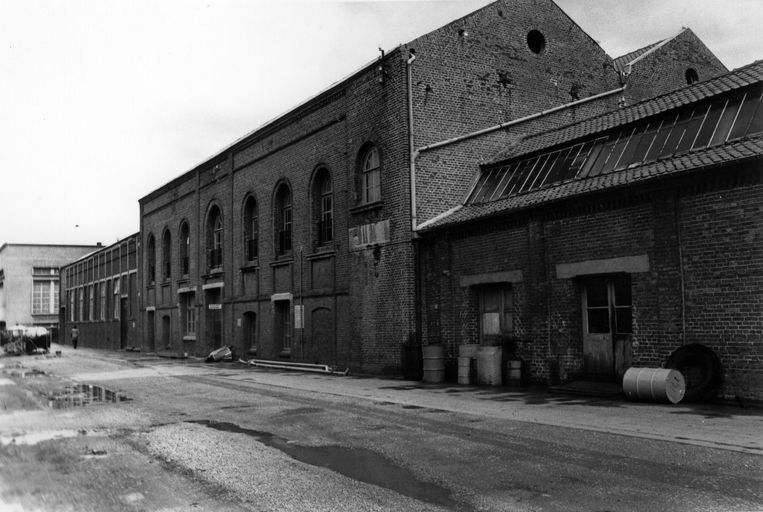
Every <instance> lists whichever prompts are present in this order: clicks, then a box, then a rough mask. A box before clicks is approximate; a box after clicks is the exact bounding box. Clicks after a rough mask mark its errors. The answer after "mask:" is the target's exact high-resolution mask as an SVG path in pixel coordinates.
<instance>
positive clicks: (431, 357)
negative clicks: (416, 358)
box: [421, 345, 445, 382]
mask: <svg viewBox="0 0 763 512" xmlns="http://www.w3.org/2000/svg"><path fill="white" fill-rule="evenodd" d="M421 352H422V356H423V359H424V382H442V381H443V380H445V357H444V355H445V351H444V349H443V346H442V345H424V346H423V347H421Z"/></svg>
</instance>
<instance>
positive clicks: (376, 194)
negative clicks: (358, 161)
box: [361, 146, 381, 203]
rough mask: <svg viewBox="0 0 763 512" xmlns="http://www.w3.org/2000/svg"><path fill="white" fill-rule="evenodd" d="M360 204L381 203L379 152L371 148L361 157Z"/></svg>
mask: <svg viewBox="0 0 763 512" xmlns="http://www.w3.org/2000/svg"><path fill="white" fill-rule="evenodd" d="M361 190H362V199H361V200H362V202H363V203H373V202H376V201H381V163H380V161H379V150H378V149H377V148H376V146H371V147H370V148H369V149H368V150H366V153H365V155H364V157H363V164H362V167H361Z"/></svg>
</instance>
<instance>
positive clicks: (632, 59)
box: [613, 28, 688, 73]
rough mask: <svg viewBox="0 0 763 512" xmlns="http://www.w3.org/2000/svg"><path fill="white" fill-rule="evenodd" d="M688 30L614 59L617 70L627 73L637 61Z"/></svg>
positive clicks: (683, 29)
mask: <svg viewBox="0 0 763 512" xmlns="http://www.w3.org/2000/svg"><path fill="white" fill-rule="evenodd" d="M686 30H688V29H686V28H682V29H681V31H680V32H679V33H678V34H676V35H674V36H672V37H668V38H666V39H662V40H660V41H657V42H656V43H652V44H649V45H647V46H644V47H643V48H639V49H638V50H634V51H632V52H630V53H626V54H625V55H621V56H620V57H617V58H615V59H613V64H614V66H615V69H616V70H617V71H619V72H621V73H622V72H623V71H626V70H627V68H628V66H629V65H633V64H635V63H636V61H638V60H641V59H642V58H644V57H646V56H647V55H649V54H650V53H652V52H655V51H657V50H659V49H660V48H662V47H663V46H665V45H666V44H668V43H669V42H671V41H672V40H673V39H675V38H677V37H678V36H680V35H681V34H683V33H684V32H685V31H686Z"/></svg>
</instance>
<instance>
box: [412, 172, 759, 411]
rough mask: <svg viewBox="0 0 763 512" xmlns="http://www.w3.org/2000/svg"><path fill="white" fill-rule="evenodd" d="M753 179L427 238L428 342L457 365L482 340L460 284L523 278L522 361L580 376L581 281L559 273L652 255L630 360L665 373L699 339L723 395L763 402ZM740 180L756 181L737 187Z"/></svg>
mask: <svg viewBox="0 0 763 512" xmlns="http://www.w3.org/2000/svg"><path fill="white" fill-rule="evenodd" d="M750 171H751V169H741V168H737V169H727V170H726V171H724V172H725V175H726V176H730V179H729V180H727V181H718V180H716V179H714V178H713V177H712V176H709V175H706V176H705V177H695V178H694V180H693V181H692V183H691V184H689V183H688V182H684V183H679V182H674V184H673V185H672V186H671V185H665V184H663V185H662V186H661V187H660V188H659V189H647V188H642V189H641V190H640V191H639V190H635V189H634V190H631V192H630V193H628V194H627V195H615V194H614V193H610V194H601V195H599V196H596V197H590V198H588V199H584V200H583V199H581V200H578V201H570V202H568V203H565V204H563V205H559V206H556V207H554V209H553V211H552V210H551V209H538V210H536V212H535V213H533V214H532V216H528V214H516V215H514V216H507V217H505V218H503V219H500V220H486V221H483V222H478V223H474V224H469V225H464V226H462V227H458V228H451V229H449V230H444V231H440V232H435V233H432V234H431V235H427V236H426V237H425V242H424V243H423V249H422V251H423V255H424V256H423V260H422V261H423V263H422V264H423V267H424V268H423V274H422V275H423V276H424V281H425V282H424V288H425V290H424V297H425V305H424V307H423V308H422V315H423V317H424V323H425V325H426V331H425V341H428V342H439V341H443V342H445V343H446V344H447V346H448V351H447V353H448V354H449V356H450V357H455V355H456V352H457V345H458V344H460V343H465V342H477V341H478V340H479V333H478V328H479V327H478V321H479V319H478V312H479V311H478V302H477V299H476V297H477V290H476V289H475V288H461V287H460V286H459V282H460V280H461V278H462V277H463V276H465V275H473V274H481V273H491V272H505V271H517V270H521V271H522V273H523V277H524V279H523V281H522V282H519V283H514V284H513V285H512V290H513V292H514V317H515V324H514V325H515V336H516V338H517V341H518V349H517V354H518V355H519V356H520V357H521V358H522V359H523V360H524V361H525V362H526V364H527V365H528V367H529V368H530V369H531V370H530V371H531V376H532V378H533V380H536V381H541V382H557V381H559V380H562V381H564V380H569V379H572V378H575V377H578V376H581V375H582V374H583V351H582V311H581V299H580V294H581V290H580V284H579V280H578V279H576V278H560V277H559V276H558V275H557V265H559V264H562V263H575V262H584V261H591V260H600V259H611V258H620V257H625V256H638V255H646V256H647V257H648V260H649V269H648V271H645V272H641V271H639V272H634V273H632V274H631V291H632V301H633V302H632V304H633V332H634V334H633V336H632V339H631V342H630V344H631V352H632V356H631V357H632V360H631V362H630V364H631V365H633V366H646V367H659V366H662V365H664V364H665V363H666V361H667V358H668V357H669V356H670V354H671V353H672V352H673V351H674V350H676V349H677V348H679V347H680V346H681V345H683V344H687V343H701V344H704V345H706V346H708V347H710V348H711V349H712V350H714V351H715V353H716V354H717V355H718V356H719V358H720V360H721V364H722V366H723V369H724V383H723V387H722V389H721V391H720V394H721V396H724V397H733V396H735V395H738V396H741V397H745V398H751V399H758V400H759V399H761V398H763V395H762V394H761V389H763V387H761V378H760V375H761V374H763V351H762V350H761V348H762V347H763V336H762V333H763V315H761V311H763V293H761V291H763V249H761V247H763V244H761V241H762V238H763V223H761V215H760V214H761V212H762V211H763V201H761V198H763V194H761V192H763V186H761V185H760V183H759V181H760V180H759V176H758V178H757V179H755V178H752V181H750V179H751V178H750ZM737 172H739V173H740V174H739V175H738V176H746V178H743V179H741V180H736V179H737V178H736V177H737V174H736V173H737ZM745 173H746V174H745ZM706 179H707V181H704V180H706ZM735 180H736V181H735ZM745 180H746V181H745ZM682 278H683V279H682ZM684 315H685V317H684ZM684 318H685V322H684ZM684 323H685V327H684ZM684 329H685V336H684Z"/></svg>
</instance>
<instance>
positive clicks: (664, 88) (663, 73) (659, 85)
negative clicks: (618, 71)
mask: <svg viewBox="0 0 763 512" xmlns="http://www.w3.org/2000/svg"><path fill="white" fill-rule="evenodd" d="M688 68H692V69H694V70H695V71H696V72H697V75H698V76H699V80H700V81H702V80H707V79H708V78H712V77H714V76H718V75H722V74H724V73H727V72H728V69H727V68H726V66H724V65H723V63H722V62H721V61H720V60H718V58H717V57H716V56H715V55H713V53H712V52H711V51H710V50H709V49H708V48H707V46H705V45H704V43H702V41H701V40H700V39H699V38H698V37H697V36H696V35H695V34H694V32H692V31H691V30H685V31H683V32H681V34H679V35H678V36H676V37H675V38H674V39H673V40H671V41H669V42H668V43H666V44H665V45H664V46H662V47H661V48H659V49H656V50H655V51H654V52H653V53H650V54H649V55H647V56H645V57H644V58H643V59H641V60H639V61H638V62H636V63H635V64H634V65H633V66H632V69H631V74H630V76H629V77H628V78H627V84H628V89H627V91H626V94H627V96H628V101H629V102H630V103H631V104H633V103H637V102H639V101H641V100H643V99H647V98H651V97H653V96H657V95H659V94H664V93H666V92H670V91H673V90H675V89H680V88H682V87H686V85H687V82H686V70H687V69H688Z"/></svg>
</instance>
